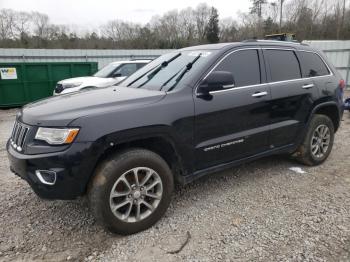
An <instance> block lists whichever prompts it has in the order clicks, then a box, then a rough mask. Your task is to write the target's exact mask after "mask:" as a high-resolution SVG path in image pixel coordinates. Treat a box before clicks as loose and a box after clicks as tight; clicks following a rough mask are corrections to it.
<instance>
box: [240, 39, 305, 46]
mask: <svg viewBox="0 0 350 262" xmlns="http://www.w3.org/2000/svg"><path fill="white" fill-rule="evenodd" d="M249 42H261V43H285V44H296V45H308V44H305V43H300V42H296V41H295V42H294V41H280V40H265V39H246V40H243V41H242V43H249Z"/></svg>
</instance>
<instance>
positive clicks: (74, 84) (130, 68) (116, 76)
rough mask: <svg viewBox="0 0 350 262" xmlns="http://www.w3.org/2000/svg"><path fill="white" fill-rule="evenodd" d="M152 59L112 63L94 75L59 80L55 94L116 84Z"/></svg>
mask: <svg viewBox="0 0 350 262" xmlns="http://www.w3.org/2000/svg"><path fill="white" fill-rule="evenodd" d="M150 61H151V60H132V61H117V62H113V63H110V64H108V65H106V66H105V67H103V68H102V69H101V70H100V71H98V72H97V73H95V74H94V75H93V76H83V77H74V78H69V79H65V80H62V81H59V82H57V85H56V87H55V90H54V93H53V94H54V95H61V94H67V93H72V92H77V91H80V90H83V89H88V88H95V87H107V86H111V85H115V84H117V83H119V82H120V81H122V80H124V79H125V78H126V77H128V76H129V75H131V74H133V73H134V72H136V71H137V70H139V69H140V68H141V67H143V66H144V65H146V64H148V63H149V62H150Z"/></svg>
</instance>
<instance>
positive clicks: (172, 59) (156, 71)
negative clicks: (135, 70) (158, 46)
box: [127, 53, 181, 88]
mask: <svg viewBox="0 0 350 262" xmlns="http://www.w3.org/2000/svg"><path fill="white" fill-rule="evenodd" d="M180 55H181V53H177V54H176V55H175V56H173V57H172V58H170V59H169V60H165V61H163V62H162V63H161V64H160V65H157V66H155V67H152V68H151V69H150V70H148V71H147V72H145V73H144V74H142V75H141V76H139V77H138V78H136V79H135V80H134V81H132V82H131V83H130V84H128V85H127V86H131V85H132V84H134V83H135V82H137V81H139V80H140V79H141V78H142V77H144V76H145V75H147V78H148V79H147V81H146V82H145V83H143V84H142V85H140V86H138V88H139V87H141V86H143V85H144V84H146V83H147V82H148V81H149V80H151V79H152V78H153V77H154V75H155V74H157V73H158V72H159V71H160V70H161V69H162V68H164V67H166V66H168V64H169V63H171V62H172V61H174V60H175V59H176V58H178V57H179V56H180ZM150 72H152V73H150ZM150 77H151V78H150Z"/></svg>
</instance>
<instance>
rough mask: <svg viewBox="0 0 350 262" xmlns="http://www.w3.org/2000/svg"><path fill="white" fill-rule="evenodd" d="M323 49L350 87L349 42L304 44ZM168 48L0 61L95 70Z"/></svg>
mask: <svg viewBox="0 0 350 262" xmlns="http://www.w3.org/2000/svg"><path fill="white" fill-rule="evenodd" d="M304 43H307V44H309V45H310V46H312V47H315V48H317V49H320V50H322V51H323V52H324V53H325V54H326V56H327V57H328V58H329V60H330V61H331V62H332V63H333V64H334V66H335V67H336V68H337V70H338V71H339V72H340V73H341V75H342V76H343V78H344V80H346V83H347V87H350V41H304ZM171 51H172V50H171V49H142V50H136V49H130V50H128V49H124V50H123V49H116V50H95V49H14V48H10V49H4V48H0V61H1V62H3V63H6V62H9V63H11V62H66V61H69V62H98V67H99V68H101V67H103V66H104V65H106V64H108V63H110V62H113V61H118V60H130V59H154V58H156V57H158V56H160V55H162V54H165V53H168V52H171Z"/></svg>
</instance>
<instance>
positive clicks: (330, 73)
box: [296, 50, 333, 79]
mask: <svg viewBox="0 0 350 262" xmlns="http://www.w3.org/2000/svg"><path fill="white" fill-rule="evenodd" d="M299 52H305V53H312V54H315V55H317V56H318V57H319V58H320V59H321V61H322V63H323V64H324V65H325V66H326V68H327V70H328V74H327V75H322V76H331V75H333V72H332V70H331V69H330V67H329V66H328V64H327V63H326V61H325V60H324V59H323V57H322V56H320V55H319V54H318V53H316V52H312V51H306V50H300V51H299ZM296 55H297V56H298V54H296ZM298 60H300V58H299V56H298ZM300 70H301V77H302V78H303V79H306V78H312V77H321V76H310V77H303V72H302V71H303V69H302V65H301V64H300Z"/></svg>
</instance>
